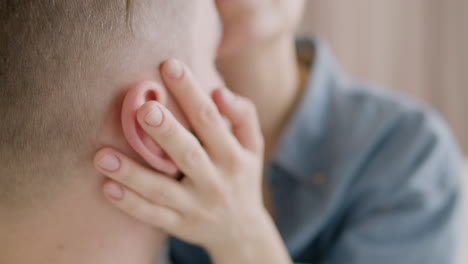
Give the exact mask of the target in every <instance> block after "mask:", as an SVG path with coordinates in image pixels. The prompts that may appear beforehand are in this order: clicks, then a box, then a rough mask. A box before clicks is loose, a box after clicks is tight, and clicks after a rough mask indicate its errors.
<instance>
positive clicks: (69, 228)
mask: <svg viewBox="0 0 468 264" xmlns="http://www.w3.org/2000/svg"><path fill="white" fill-rule="evenodd" d="M96 191H97V190H96V189H93V190H92V191H91V190H90V191H89V192H81V193H76V192H75V193H72V192H69V193H67V195H66V196H64V197H63V201H60V202H57V203H54V204H47V205H45V206H44V207H42V208H38V209H35V211H34V212H23V211H22V212H12V211H11V210H10V211H1V210H3V209H2V208H0V215H1V217H0V237H1V239H0V263H15V264H31V263H34V264H63V263H67V264H82V263H87V264H129V263H136V264H154V261H155V259H156V257H157V254H158V250H159V249H160V248H162V246H163V245H164V241H165V238H166V237H165V235H163V234H162V233H158V232H157V231H156V230H154V229H151V228H149V227H147V226H144V225H143V224H141V223H138V222H136V221H135V220H133V219H130V218H129V217H127V216H125V215H122V214H121V213H120V212H118V211H116V210H115V209H113V208H111V207H110V206H109V205H106V204H105V203H106V201H104V200H100V199H99V197H97V193H96Z"/></svg>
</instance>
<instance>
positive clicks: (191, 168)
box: [137, 101, 214, 187]
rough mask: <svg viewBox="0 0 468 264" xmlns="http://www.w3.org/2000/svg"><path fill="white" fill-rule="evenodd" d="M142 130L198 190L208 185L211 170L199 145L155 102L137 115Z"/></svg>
mask: <svg viewBox="0 0 468 264" xmlns="http://www.w3.org/2000/svg"><path fill="white" fill-rule="evenodd" d="M137 120H138V122H139V123H140V125H141V127H142V128H143V130H144V131H145V132H146V133H147V134H148V135H149V136H150V137H151V138H152V139H154V140H155V141H156V142H158V144H159V145H160V146H161V148H163V150H164V151H165V152H166V153H167V154H168V155H169V157H171V159H172V161H173V162H174V163H175V164H176V165H177V167H178V168H179V170H181V171H182V172H183V173H185V175H186V176H187V177H189V178H191V179H192V180H193V182H194V183H195V184H196V185H198V186H201V187H203V186H205V185H208V184H210V179H209V178H208V176H209V175H213V173H212V172H213V171H214V167H213V165H212V162H211V160H210V157H209V156H208V154H207V153H206V152H205V150H204V149H203V147H202V146H201V145H200V142H198V140H197V139H196V138H195V136H194V135H193V134H191V133H190V132H189V131H187V129H185V128H184V127H183V126H182V125H181V124H180V123H179V122H178V121H177V120H176V119H175V118H174V116H173V115H172V114H171V113H170V112H169V111H168V110H167V109H166V108H165V107H164V106H162V105H161V104H159V103H158V102H155V101H151V102H147V103H146V104H144V105H143V106H142V107H141V108H140V109H139V110H138V113H137Z"/></svg>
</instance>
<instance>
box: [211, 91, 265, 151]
mask: <svg viewBox="0 0 468 264" xmlns="http://www.w3.org/2000/svg"><path fill="white" fill-rule="evenodd" d="M213 101H214V102H215V103H216V105H217V106H218V109H219V111H220V112H221V113H222V114H223V115H224V116H225V117H226V118H227V119H228V120H229V121H230V122H231V127H232V132H233V133H234V135H235V136H236V138H237V140H239V143H240V144H241V145H242V146H243V147H244V148H246V149H248V150H250V151H252V152H254V153H256V154H262V153H263V148H264V141H263V136H262V131H261V128H260V122H259V120H258V115H257V111H256V110H255V106H254V105H253V103H251V102H250V101H248V100H246V99H244V98H242V97H239V96H235V95H233V94H232V93H231V92H230V91H229V90H228V89H217V90H215V91H214V92H213Z"/></svg>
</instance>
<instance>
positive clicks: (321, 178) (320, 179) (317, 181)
mask: <svg viewBox="0 0 468 264" xmlns="http://www.w3.org/2000/svg"><path fill="white" fill-rule="evenodd" d="M312 183H313V184H314V185H317V186H323V185H325V184H327V178H326V177H325V175H323V174H322V173H317V174H315V175H314V177H313V178H312Z"/></svg>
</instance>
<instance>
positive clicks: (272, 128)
mask: <svg viewBox="0 0 468 264" xmlns="http://www.w3.org/2000/svg"><path fill="white" fill-rule="evenodd" d="M225 61H226V63H224V62H223V61H221V63H220V71H221V72H222V74H223V76H224V77H225V80H226V83H227V84H228V85H229V87H230V88H231V89H233V90H234V91H235V92H236V93H238V94H240V95H242V96H245V97H247V98H249V99H250V100H252V101H253V102H254V103H255V105H256V107H257V111H258V113H259V117H260V121H261V122H260V123H261V127H262V131H263V135H264V137H265V143H266V159H267V160H269V158H270V155H271V154H272V152H273V151H274V149H275V147H276V144H277V141H278V139H279V137H280V135H281V133H282V131H283V129H284V127H285V126H286V122H287V120H288V119H289V117H290V115H291V113H292V111H293V110H294V106H295V105H296V103H297V102H298V99H299V97H300V95H301V92H302V85H300V84H301V78H300V71H299V66H298V63H297V59H296V49H295V44H294V38H293V37H292V36H285V37H283V38H282V39H280V40H278V41H276V42H274V43H272V44H270V45H269V46H262V47H261V48H257V49H254V50H251V51H247V52H245V53H243V54H241V55H236V56H233V57H230V58H227V59H225Z"/></svg>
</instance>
